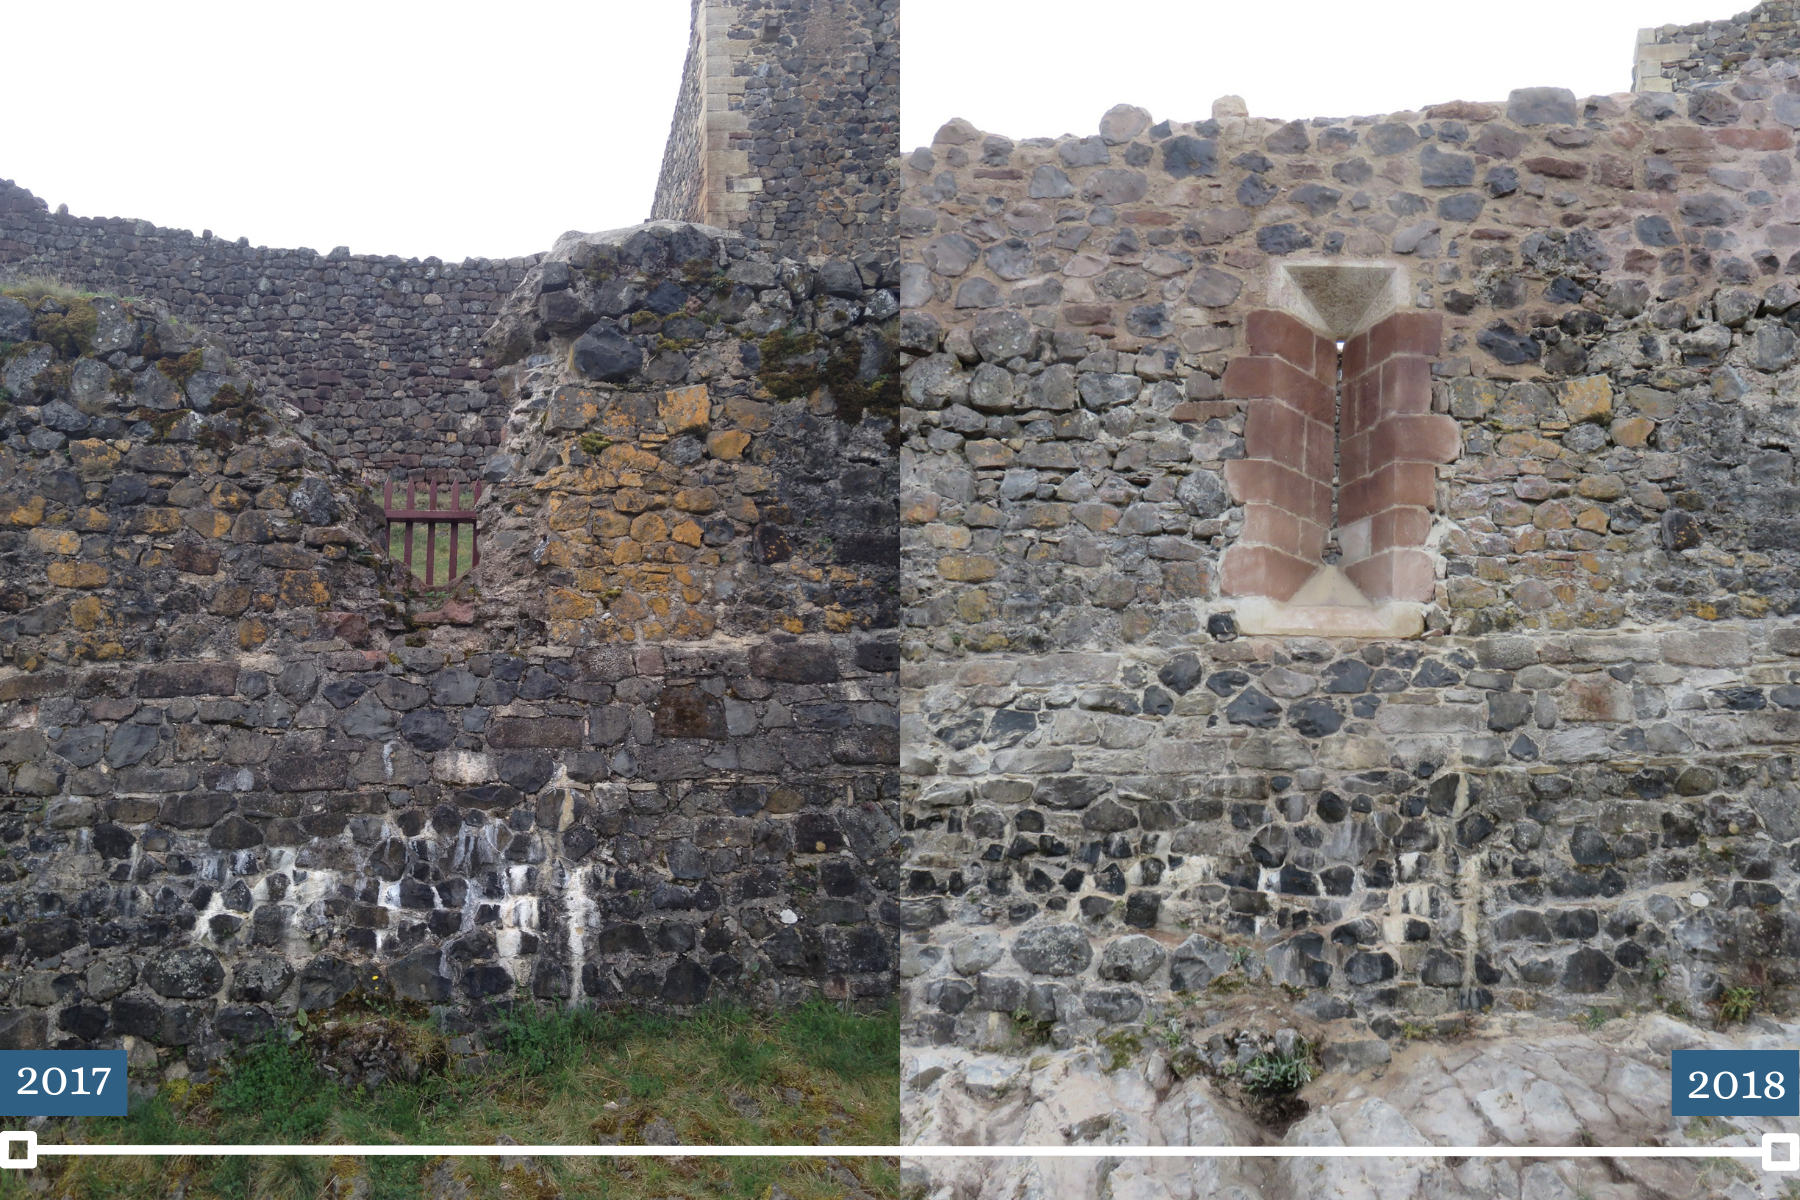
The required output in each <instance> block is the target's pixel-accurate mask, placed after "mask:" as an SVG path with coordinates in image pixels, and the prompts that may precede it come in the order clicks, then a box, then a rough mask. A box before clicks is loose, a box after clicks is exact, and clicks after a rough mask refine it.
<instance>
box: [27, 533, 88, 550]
mask: <svg viewBox="0 0 1800 1200" xmlns="http://www.w3.org/2000/svg"><path fill="white" fill-rule="evenodd" d="M26 541H27V543H28V544H29V545H30V546H31V548H32V549H33V550H36V551H37V552H38V553H39V554H79V553H81V535H80V534H78V533H75V532H73V531H72V530H68V529H42V528H40V529H33V530H32V531H31V535H30V537H28V538H27V539H26Z"/></svg>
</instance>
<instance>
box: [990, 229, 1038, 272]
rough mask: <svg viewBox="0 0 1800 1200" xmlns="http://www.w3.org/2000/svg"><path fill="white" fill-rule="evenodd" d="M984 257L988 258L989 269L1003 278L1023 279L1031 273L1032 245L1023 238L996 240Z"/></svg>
mask: <svg viewBox="0 0 1800 1200" xmlns="http://www.w3.org/2000/svg"><path fill="white" fill-rule="evenodd" d="M982 257H984V258H985V259H987V265H988V270H990V271H992V272H993V273H994V274H996V275H998V276H999V277H1000V278H1002V279H1005V280H1009V281H1011V280H1015V279H1023V278H1025V277H1026V276H1027V275H1029V274H1031V262H1032V257H1031V245H1030V243H1028V242H1026V241H1025V240H1024V239H1023V238H1016V237H1013V238H1007V239H1006V240H1005V241H1001V242H996V243H994V244H993V245H992V246H989V247H988V248H987V251H986V253H985V254H983V256H982Z"/></svg>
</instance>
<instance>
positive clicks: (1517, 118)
mask: <svg viewBox="0 0 1800 1200" xmlns="http://www.w3.org/2000/svg"><path fill="white" fill-rule="evenodd" d="M1580 117H1581V110H1580V108H1579V107H1577V105H1576V103H1575V93H1574V92H1571V91H1570V90H1569V89H1568V88H1559V87H1531V88H1516V89H1514V91H1513V92H1512V94H1511V95H1510V96H1508V97H1507V99H1506V119H1507V120H1509V121H1511V122H1512V123H1513V124H1515V125H1573V124H1575V123H1576V121H1578V120H1579V119H1580Z"/></svg>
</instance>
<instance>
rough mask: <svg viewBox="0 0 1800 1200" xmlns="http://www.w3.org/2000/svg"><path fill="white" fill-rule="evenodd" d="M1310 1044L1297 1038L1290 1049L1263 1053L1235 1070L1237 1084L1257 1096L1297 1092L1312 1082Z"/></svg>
mask: <svg viewBox="0 0 1800 1200" xmlns="http://www.w3.org/2000/svg"><path fill="white" fill-rule="evenodd" d="M1312 1059H1313V1045H1312V1043H1311V1042H1309V1041H1307V1040H1306V1039H1305V1038H1297V1039H1295V1041H1294V1047H1293V1049H1291V1050H1289V1051H1287V1052H1286V1053H1283V1052H1282V1051H1280V1050H1270V1051H1265V1052H1264V1053H1262V1054H1258V1055H1257V1056H1256V1057H1255V1058H1252V1059H1251V1060H1250V1061H1249V1062H1247V1063H1245V1064H1244V1065H1243V1066H1242V1067H1240V1068H1239V1069H1238V1084H1239V1086H1241V1087H1242V1088H1243V1089H1244V1090H1245V1091H1246V1092H1249V1093H1251V1094H1252V1095H1257V1096H1278V1095H1283V1094H1286V1093H1288V1092H1297V1091H1299V1090H1300V1089H1301V1088H1303V1087H1305V1086H1306V1085H1307V1084H1309V1083H1311V1082H1312V1080H1313V1073H1314V1072H1313V1063H1312Z"/></svg>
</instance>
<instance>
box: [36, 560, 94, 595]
mask: <svg viewBox="0 0 1800 1200" xmlns="http://www.w3.org/2000/svg"><path fill="white" fill-rule="evenodd" d="M45 574H46V575H47V576H48V577H49V580H50V582H51V583H53V584H55V585H56V586H57V587H68V588H98V587H105V586H106V581H107V573H106V568H105V567H104V566H102V565H100V564H99V563H91V562H66V561H65V562H53V563H51V564H50V569H49V570H48V571H47V572H45Z"/></svg>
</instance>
